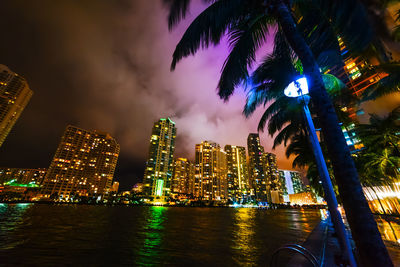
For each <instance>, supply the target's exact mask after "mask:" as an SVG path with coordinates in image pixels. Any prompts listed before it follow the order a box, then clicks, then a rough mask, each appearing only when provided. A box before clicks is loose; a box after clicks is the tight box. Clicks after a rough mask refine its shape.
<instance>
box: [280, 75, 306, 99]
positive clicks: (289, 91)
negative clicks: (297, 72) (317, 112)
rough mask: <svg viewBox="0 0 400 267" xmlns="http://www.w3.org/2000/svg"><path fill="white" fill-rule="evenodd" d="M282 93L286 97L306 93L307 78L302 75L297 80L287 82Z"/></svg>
mask: <svg viewBox="0 0 400 267" xmlns="http://www.w3.org/2000/svg"><path fill="white" fill-rule="evenodd" d="M283 93H284V94H285V95H286V96H288V97H299V96H301V95H306V94H308V84H307V78H306V77H304V76H302V77H300V78H298V79H297V80H295V81H293V82H291V83H289V85H288V86H287V87H286V88H285V90H284V91H283Z"/></svg>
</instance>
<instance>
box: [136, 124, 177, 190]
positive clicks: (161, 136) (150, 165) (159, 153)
mask: <svg viewBox="0 0 400 267" xmlns="http://www.w3.org/2000/svg"><path fill="white" fill-rule="evenodd" d="M175 137H176V127H175V122H173V121H172V120H171V119H170V118H166V119H165V118H162V119H160V120H159V121H157V122H155V123H154V126H153V130H152V132H151V138H150V148H149V158H148V160H147V162H146V169H145V171H144V179H143V184H144V193H145V194H146V195H147V196H155V197H164V196H168V195H169V194H170V190H171V180H172V172H173V155H174V150H175Z"/></svg>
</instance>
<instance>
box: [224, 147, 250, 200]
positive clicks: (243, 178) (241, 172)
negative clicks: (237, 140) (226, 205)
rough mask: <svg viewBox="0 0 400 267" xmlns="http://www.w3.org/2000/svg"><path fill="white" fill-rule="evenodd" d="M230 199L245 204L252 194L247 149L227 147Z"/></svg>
mask: <svg viewBox="0 0 400 267" xmlns="http://www.w3.org/2000/svg"><path fill="white" fill-rule="evenodd" d="M224 150H225V152H226V167H227V184H228V198H229V200H231V201H233V202H237V203H240V202H244V201H245V200H246V199H247V198H248V197H249V194H250V190H249V175H248V166H247V160H246V148H244V147H241V146H232V145H226V146H225V149H224Z"/></svg>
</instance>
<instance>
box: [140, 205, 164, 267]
mask: <svg viewBox="0 0 400 267" xmlns="http://www.w3.org/2000/svg"><path fill="white" fill-rule="evenodd" d="M167 209H168V207H162V206H152V207H149V208H148V210H147V214H145V216H146V225H145V226H144V227H143V234H144V241H143V245H142V246H141V248H140V249H139V255H138V256H139V257H138V259H137V261H136V264H137V265H146V266H152V265H158V264H159V263H157V262H155V260H156V259H160V254H161V249H160V245H161V244H162V241H163V236H164V222H165V219H166V216H165V212H166V211H167Z"/></svg>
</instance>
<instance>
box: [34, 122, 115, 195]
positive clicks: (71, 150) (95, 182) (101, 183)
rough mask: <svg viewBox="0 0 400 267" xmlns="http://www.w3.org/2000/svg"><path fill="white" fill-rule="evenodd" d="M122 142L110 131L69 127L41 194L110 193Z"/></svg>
mask: <svg viewBox="0 0 400 267" xmlns="http://www.w3.org/2000/svg"><path fill="white" fill-rule="evenodd" d="M119 149H120V148H119V144H117V142H116V141H115V139H114V138H112V137H111V136H110V135H109V134H107V133H102V132H98V131H88V130H83V129H80V128H78V127H75V126H67V128H66V129H65V132H64V135H63V137H62V139H61V142H60V144H59V145H58V148H57V151H56V153H55V155H54V158H53V161H52V162H51V164H50V167H49V169H48V171H47V173H46V176H45V178H44V181H43V186H42V190H41V195H42V196H45V197H50V196H51V195H53V194H56V195H59V196H63V197H69V196H70V195H76V194H78V195H81V196H88V195H92V194H95V195H96V194H104V193H108V192H109V190H110V188H111V184H112V180H113V177H114V170H115V167H116V165H117V160H118V155H119Z"/></svg>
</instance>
